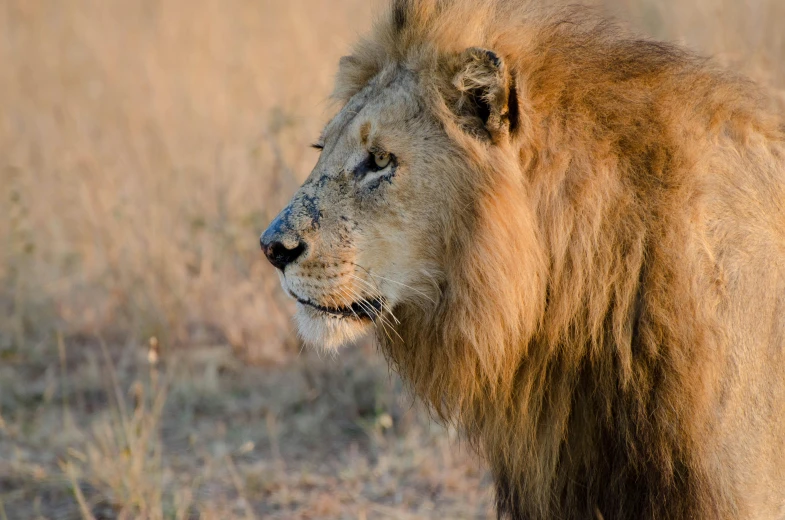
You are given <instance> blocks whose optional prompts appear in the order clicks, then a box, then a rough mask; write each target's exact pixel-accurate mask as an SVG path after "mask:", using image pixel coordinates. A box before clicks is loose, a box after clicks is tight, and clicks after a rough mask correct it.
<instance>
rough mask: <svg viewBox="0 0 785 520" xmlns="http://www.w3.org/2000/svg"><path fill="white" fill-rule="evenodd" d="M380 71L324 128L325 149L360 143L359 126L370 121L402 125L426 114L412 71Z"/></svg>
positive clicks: (389, 127)
mask: <svg viewBox="0 0 785 520" xmlns="http://www.w3.org/2000/svg"><path fill="white" fill-rule="evenodd" d="M384 75H385V74H383V73H380V74H378V75H377V76H376V77H375V78H374V79H372V80H371V81H369V82H368V84H367V85H366V86H365V87H364V88H363V89H362V90H360V91H359V92H358V93H357V94H355V95H354V96H353V97H352V98H351V99H350V100H349V101H348V102H347V103H346V105H344V106H343V107H342V108H341V110H340V111H339V112H338V114H336V115H335V117H333V118H332V119H331V120H330V122H329V123H327V126H326V127H325V129H324V131H323V132H322V136H323V140H324V142H325V143H324V144H325V152H328V153H330V152H339V153H340V152H341V146H342V145H343V146H346V145H349V146H352V145H356V144H357V139H358V138H359V135H360V132H359V130H360V127H361V126H362V125H363V124H364V123H370V124H371V125H372V127H374V126H375V127H378V129H387V130H394V129H396V127H403V126H404V125H405V124H406V123H407V121H410V120H411V119H412V118H413V117H415V116H424V115H426V112H425V104H424V103H423V102H422V92H420V89H418V85H417V79H416V77H415V75H414V73H412V72H411V71H408V70H405V69H400V70H396V72H395V73H394V74H387V75H386V76H388V77H386V78H382V77H381V76H384Z"/></svg>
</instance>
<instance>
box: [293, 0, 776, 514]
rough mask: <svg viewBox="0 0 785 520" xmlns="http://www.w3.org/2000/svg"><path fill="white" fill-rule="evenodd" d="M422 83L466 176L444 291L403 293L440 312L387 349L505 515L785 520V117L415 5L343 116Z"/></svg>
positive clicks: (562, 28)
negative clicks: (396, 87)
mask: <svg viewBox="0 0 785 520" xmlns="http://www.w3.org/2000/svg"><path fill="white" fill-rule="evenodd" d="M472 47H479V48H484V49H490V50H492V51H493V52H494V53H495V54H496V55H497V56H498V57H500V58H501V62H502V65H500V66H499V67H498V68H497V67H494V63H493V60H490V61H488V59H486V58H483V56H482V55H481V54H476V55H472V54H469V55H468V58H467V54H466V52H465V51H466V49H468V48H472ZM467 59H468V60H469V61H468V62H467V61H466V60H467ZM467 63H469V64H468V65H467ZM402 70H403V71H405V77H407V78H409V79H407V80H405V81H408V83H406V82H404V83H403V85H408V86H406V87H405V89H408V90H406V91H407V92H411V91H412V88H416V95H417V96H418V97H417V103H418V104H419V105H420V106H421V108H423V113H425V114H427V117H429V118H430V120H432V121H436V122H437V123H438V125H437V126H438V128H439V131H438V132H436V131H435V130H434V131H433V132H432V134H433V135H438V136H440V139H441V140H439V139H434V138H431V137H430V136H431V135H432V134H431V133H429V134H427V135H428V137H424V138H423V139H426V140H427V139H431V141H428V142H432V143H434V144H431V145H430V146H431V147H437V146H438V147H442V148H438V149H437V148H431V150H433V151H434V153H436V150H440V151H444V150H449V153H450V154H451V157H452V158H451V159H442V160H441V163H440V164H441V166H440V167H439V168H438V170H439V171H443V172H453V173H444V174H443V176H449V175H453V176H454V177H449V181H448V180H440V181H439V182H441V184H439V190H440V191H438V192H434V193H433V194H431V196H430V197H431V200H432V201H433V204H436V205H439V206H441V207H442V209H441V211H443V212H444V213H445V214H439V216H438V217H433V218H434V219H435V220H434V221H436V222H439V225H438V226H432V229H431V231H432V232H433V233H438V239H436V238H434V243H435V244H436V245H429V246H428V247H427V248H426V246H423V245H422V244H421V242H423V240H421V237H420V235H418V234H417V231H416V230H411V231H410V232H408V234H407V233H406V231H402V232H401V233H403V235H402V236H408V237H409V239H410V240H411V241H412V245H410V246H409V247H411V248H412V250H417V251H432V252H431V253H429V254H425V253H422V254H420V256H419V257H420V258H422V266H423V269H424V270H425V269H426V268H427V270H428V272H429V273H430V276H429V280H430V282H431V283H430V285H429V284H428V283H426V282H427V281H424V280H419V279H418V278H417V277H416V276H415V275H411V277H410V278H400V279H405V280H407V283H409V284H411V285H413V286H414V287H416V288H418V293H423V292H424V293H427V296H428V298H427V301H426V299H418V298H417V297H416V295H415V294H414V293H412V294H411V295H410V297H409V298H399V301H396V302H394V308H392V309H388V310H386V311H385V312H386V313H388V314H387V315H388V318H392V317H393V316H394V317H395V318H397V320H399V323H393V322H392V321H391V319H388V321H389V323H388V325H390V327H385V328H383V329H380V330H379V332H378V337H379V340H380V342H381V344H382V348H383V351H384V352H385V354H386V355H387V356H388V358H389V359H390V361H391V363H392V364H393V365H394V366H395V367H396V368H397V369H398V370H399V371H400V373H401V374H402V375H403V376H404V378H405V379H406V380H408V381H409V382H410V383H411V385H412V387H413V389H414V390H415V392H416V393H417V394H418V395H419V396H421V397H422V398H423V399H425V401H426V402H427V403H429V404H430V405H431V406H432V407H433V409H434V411H435V412H436V413H437V414H438V415H439V416H440V417H441V418H443V419H444V420H448V421H455V422H456V423H457V424H459V425H460V426H461V428H462V429H463V431H465V432H466V435H467V437H468V438H469V439H470V440H471V441H473V442H475V443H477V445H478V446H479V447H480V448H481V450H482V451H483V453H484V454H485V455H486V457H487V459H488V461H489V463H490V466H491V468H492V471H493V474H494V477H495V480H496V484H497V497H498V509H499V513H500V515H502V516H506V517H510V518H515V519H523V518H527V519H529V518H531V519H539V518H543V519H544V518H575V519H578V518H580V519H583V518H593V517H596V516H601V517H603V518H605V519H608V520H609V519H615V518H635V519H638V518H783V517H785V413H784V412H785V382H784V381H785V378H783V377H782V373H783V370H785V351H784V349H785V136H784V135H783V134H784V133H785V126H783V123H782V119H781V118H780V117H778V116H777V115H775V111H774V109H773V108H772V105H771V104H770V102H769V101H768V98H767V97H766V96H765V95H764V94H763V93H762V92H761V91H760V90H759V89H758V88H757V87H756V86H754V85H753V84H752V83H750V82H749V81H747V80H744V79H741V78H738V77H736V76H733V75H732V74H730V73H727V72H723V71H721V70H718V69H717V68H716V67H714V66H713V65H712V64H711V63H710V62H707V61H706V60H703V59H700V58H697V57H694V56H693V55H691V54H689V53H687V52H685V51H683V50H681V49H679V48H676V47H674V46H671V45H667V44H662V43H656V42H651V41H646V40H640V39H635V38H631V37H630V36H628V35H626V34H624V33H622V32H621V31H619V30H617V29H615V28H614V27H613V26H611V25H609V24H607V23H604V22H601V21H597V20H595V19H593V18H592V17H591V16H590V15H589V14H588V13H587V12H586V11H585V10H561V11H558V12H551V13H541V12H537V11H534V10H530V9H527V8H524V7H521V5H520V3H519V2H515V1H503V0H496V1H487V2H480V1H470V0H458V1H452V2H446V1H437V0H409V1H403V0H398V1H395V2H393V6H392V9H391V12H390V15H389V16H388V17H386V18H384V19H383V20H381V21H380V22H379V23H378V25H377V27H376V30H375V32H374V33H373V34H372V36H371V37H369V38H368V39H366V40H364V41H362V42H361V43H360V44H359V45H358V46H357V48H356V50H355V53H354V54H353V56H352V57H350V58H345V59H344V60H342V63H341V72H340V74H339V77H338V80H337V85H336V97H337V98H338V99H339V100H341V101H342V102H344V103H349V102H350V101H351V100H354V101H352V102H355V103H357V101H356V100H357V97H356V95H358V93H361V92H368V91H367V90H364V89H366V88H367V87H368V85H370V84H371V83H370V82H372V81H376V82H384V81H387V82H389V84H391V85H393V84H395V82H394V80H392V79H389V78H392V77H393V76H395V74H402V73H401V72H400V71H402ZM391 71H392V72H391ZM394 71H398V72H394ZM388 76H389V78H388V79H383V78H385V77H388ZM396 77H398V76H396ZM380 78H382V79H380ZM411 78H413V79H411ZM401 81H404V80H401ZM411 85H415V87H412V86H411ZM488 85H496V86H501V87H500V88H496V89H495V90H494V89H491V88H486V87H487V86H488ZM502 87H503V88H502ZM478 92H479V94H478ZM363 95H366V94H363ZM380 95H381V94H380ZM412 95H414V94H412ZM478 96H479V97H478ZM358 106H360V105H358ZM353 110H356V111H357V113H358V114H360V115H358V116H357V117H361V115H362V112H361V111H360V109H353ZM415 112H416V111H415ZM341 117H343V116H341V115H339V116H338V119H339V120H340V118H341ZM415 117H419V116H417V115H416V114H415V113H414V112H413V115H412V116H411V118H415ZM422 117H425V116H422ZM478 118H479V119H480V120H482V121H485V123H484V124H478ZM347 121H348V120H347ZM407 121H409V120H408V119H407ZM332 124H333V125H334V124H336V123H332ZM422 124H423V125H424V124H425V123H422ZM347 125H351V123H350V122H347V123H344V126H342V127H341V129H339V130H335V131H332V130H330V128H331V127H328V131H327V132H326V135H332V133H335V132H342V131H344V130H343V128H348V126H347ZM421 126H422V125H421ZM429 128H430V127H429ZM423 135H425V134H423ZM421 141H422V140H421ZM434 141H435V142H434ZM418 142H419V141H418ZM336 146H337V145H336ZM428 149H429V148H428V147H427V146H426V147H425V150H426V151H427V150H428ZM325 152H327V149H325ZM333 155H334V153H333ZM323 160H324V161H327V160H329V159H327V158H325V159H323ZM449 161H452V162H449ZM412 162H414V161H412ZM403 166H404V163H403V161H402V167H403ZM317 169H318V168H317ZM429 171H430V170H429ZM315 172H316V170H315ZM455 172H457V173H455ZM447 178H448V177H444V179H447ZM313 182H315V181H314V180H313V179H311V180H309V181H308V182H307V183H306V187H307V186H308V185H309V183H313ZM396 182H398V183H401V185H403V183H405V182H414V181H409V180H406V178H405V177H401V180H395V181H394V182H393V184H395V183H396ZM418 182H419V181H418ZM422 182H425V181H422ZM304 189H305V187H304ZM391 189H392V188H391ZM396 189H401V190H403V189H404V188H396ZM390 193H393V192H390ZM396 193H397V192H396ZM413 193H414V192H409V197H410V198H411V197H413V196H414V195H412V194H413ZM309 196H311V195H309ZM296 199H297V197H296ZM443 199H444V200H449V203H444V204H442V203H441V202H439V201H441V200H443ZM406 200H410V199H406ZM293 204H295V203H293ZM412 204H415V203H412ZM293 207H295V206H293ZM457 208H460V211H459V210H458V209H457ZM395 209H397V210H398V211H399V212H403V213H406V212H413V211H414V212H416V211H424V209H423V208H414V207H408V206H403V207H400V208H395ZM387 213H389V211H388V212H387ZM303 214H304V213H303ZM385 218H392V217H390V216H387V217H385ZM401 218H405V217H401ZM428 218H430V217H428ZM309 222H310V221H309ZM321 225H322V228H323V229H324V226H325V224H321ZM387 225H388V226H389V227H390V229H395V226H401V227H402V228H403V229H406V228H407V226H411V227H414V226H415V225H416V224H415V223H413V222H408V223H406V225H403V224H399V223H397V221H390V223H389V224H387ZM311 227H313V226H311ZM300 228H301V229H305V226H304V225H303V226H300ZM303 233H305V231H303ZM309 233H310V231H309ZM320 233H324V231H320ZM391 233H394V232H393V231H391ZM303 236H306V235H303ZM307 236H310V235H307ZM342 236H343V235H342ZM433 236H434V237H436V235H433ZM320 240H322V241H324V238H323V236H322V238H320ZM378 240H381V239H378ZM378 240H377V241H378ZM320 243H321V242H320ZM363 243H370V242H367V241H366V242H363ZM357 247H359V246H357ZM360 249H362V248H360ZM385 251H387V250H385ZM390 251H394V248H393V249H391V250H390ZM315 254H316V253H315ZM323 254H326V253H323ZM385 254H388V253H385ZM396 254H400V253H396ZM355 258H359V257H355ZM307 261H308V259H306V260H303V261H302V262H303V266H305V267H302V269H307V265H308V264H306V262H307ZM406 261H411V259H407V260H406ZM347 262H348V261H347ZM355 262H358V261H357V260H355ZM401 262H404V260H401ZM366 263H367V262H366ZM355 265H357V264H355ZM366 267H367V266H366ZM368 269H370V268H368ZM380 270H382V269H380V268H378V269H376V271H377V272H378V271H380ZM307 272H311V271H307ZM287 273H289V271H287ZM369 275H370V273H369ZM287 276H289V274H287ZM292 276H294V275H292ZM307 276H310V275H307ZM336 276H337V275H336ZM389 276H392V275H389ZM418 280H419V281H420V282H421V283H420V284H419V285H414V284H415V283H417V281H418ZM381 292H383V291H381ZM430 300H433V301H432V302H431V301H430ZM390 329H393V330H392V331H393V332H394V334H390Z"/></svg>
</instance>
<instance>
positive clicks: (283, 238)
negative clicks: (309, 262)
mask: <svg viewBox="0 0 785 520" xmlns="http://www.w3.org/2000/svg"><path fill="white" fill-rule="evenodd" d="M284 227H285V226H283V225H282V223H281V221H280V220H279V219H275V220H274V221H273V223H272V224H270V227H268V228H267V230H266V231H265V232H264V234H262V236H261V238H260V239H259V243H260V244H261V246H262V251H264V256H266V257H267V259H268V260H269V261H270V263H271V264H273V265H274V266H275V267H277V268H278V269H280V270H281V271H283V270H284V269H285V268H286V266H287V265H289V264H291V263H292V262H294V261H295V260H297V259H298V258H299V257H300V255H302V254H303V252H305V242H303V241H302V239H301V238H299V237H293V236H291V233H286V232H285V231H286V230H284V229H283V228H284Z"/></svg>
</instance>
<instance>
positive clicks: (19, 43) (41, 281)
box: [0, 0, 369, 361]
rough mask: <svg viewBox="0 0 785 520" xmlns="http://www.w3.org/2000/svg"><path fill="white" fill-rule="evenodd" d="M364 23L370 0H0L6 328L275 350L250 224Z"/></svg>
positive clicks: (281, 316) (294, 177)
mask: <svg viewBox="0 0 785 520" xmlns="http://www.w3.org/2000/svg"><path fill="white" fill-rule="evenodd" d="M368 19H369V6H368V3H367V2H363V1H360V0H349V1H343V2H340V3H338V4H334V3H331V2H330V3H328V2H320V1H313V0H299V1H293V2H280V1H273V0H262V1H261V2H260V1H251V0H230V1H218V0H200V1H197V2H193V1H186V0H167V1H165V2H159V1H157V0H140V1H134V2H124V1H119V0H118V1H114V0H111V1H105V0H77V1H73V2H60V1H54V0H52V1H46V0H32V1H30V0H19V1H14V0H12V1H9V2H4V3H3V5H2V6H0V63H3V66H2V68H1V69H0V100H2V101H0V103H2V110H1V111H0V186H2V189H3V193H2V197H3V202H2V205H0V207H5V208H10V216H11V219H8V218H2V219H0V244H8V246H7V247H2V248H0V255H2V256H0V281H1V282H2V285H1V286H0V288H1V292H0V298H2V303H3V310H4V312H3V313H2V314H3V317H4V318H5V319H6V322H5V323H3V324H2V325H3V326H0V330H4V331H11V332H10V333H9V334H10V336H11V337H10V338H6V339H5V342H6V343H9V342H10V341H13V342H14V344H19V343H21V342H22V339H23V338H24V337H26V336H30V335H33V336H35V335H36V334H37V333H41V332H48V331H50V330H51V329H52V328H57V329H60V330H62V331H63V332H65V333H66V334H78V333H84V334H90V333H93V332H94V331H96V330H101V331H104V332H105V333H110V334H111V333H114V334H116V335H118V336H127V335H129V334H131V335H137V336H146V335H149V334H151V333H157V334H159V335H161V336H167V339H168V340H169V341H170V342H171V341H176V342H185V341H196V342H210V341H213V342H215V341H224V340H226V341H229V342H230V343H231V344H233V345H234V346H236V347H239V348H241V349H243V350H245V351H247V352H248V353H249V354H250V355H251V357H252V358H255V359H256V360H261V361H264V360H272V361H282V360H283V358H284V353H285V352H286V351H287V350H291V349H292V347H293V343H294V341H295V339H294V335H293V334H292V333H291V326H290V325H289V323H288V319H287V314H288V311H289V308H288V304H287V303H284V302H283V301H282V299H281V297H280V296H281V295H280V291H278V290H277V285H278V283H277V280H276V277H275V275H274V274H273V273H272V272H271V270H270V269H269V268H268V266H267V265H266V264H265V262H264V261H263V259H262V258H260V256H259V254H258V242H257V240H258V238H257V237H258V235H259V233H260V230H262V229H263V228H264V226H265V225H266V224H267V222H268V221H269V220H270V219H271V217H272V216H274V214H275V213H276V212H277V211H278V209H279V208H280V207H281V206H282V205H283V204H284V202H285V199H286V198H287V197H288V196H289V194H290V193H291V192H292V190H293V189H294V188H295V187H296V185H297V184H298V183H299V181H300V180H301V179H302V177H303V175H304V174H305V173H306V172H307V170H308V166H309V164H310V163H311V162H313V160H314V158H315V155H314V152H312V151H309V149H308V147H307V144H308V143H309V142H310V140H312V139H314V138H315V136H317V135H318V131H319V125H320V123H321V121H322V120H323V119H324V117H325V112H326V110H327V108H328V105H327V104H326V103H325V99H326V94H327V93H328V91H329V87H330V81H331V77H332V74H333V68H334V64H335V63H336V60H337V58H338V57H339V56H340V54H341V52H343V50H344V49H345V48H346V46H347V43H348V42H349V41H350V40H352V39H354V38H355V37H356V35H357V33H358V31H361V30H362V28H363V27H364V24H366V23H367V21H368ZM4 213H5V211H4Z"/></svg>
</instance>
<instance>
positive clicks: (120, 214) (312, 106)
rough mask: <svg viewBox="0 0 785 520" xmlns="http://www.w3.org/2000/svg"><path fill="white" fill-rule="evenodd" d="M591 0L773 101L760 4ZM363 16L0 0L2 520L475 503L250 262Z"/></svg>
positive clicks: (448, 449) (234, 1)
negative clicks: (296, 318) (305, 348)
mask: <svg viewBox="0 0 785 520" xmlns="http://www.w3.org/2000/svg"><path fill="white" fill-rule="evenodd" d="M595 3H599V4H601V5H602V6H603V7H604V8H606V9H608V10H609V11H610V12H611V13H613V14H615V15H616V16H617V17H618V18H621V19H623V20H627V21H628V22H629V23H630V24H631V25H632V26H633V27H634V28H636V29H637V30H639V31H640V32H643V33H646V34H650V35H653V36H655V37H659V38H665V39H670V40H677V41H682V42H684V43H686V44H687V45H689V46H691V47H693V48H695V49H698V50H699V51H701V52H704V53H711V54H715V55H716V56H717V58H718V59H719V60H720V61H723V62H724V63H726V64H728V65H729V66H731V67H733V68H734V69H736V70H740V71H742V72H745V73H748V74H750V75H752V76H754V77H756V78H758V79H760V80H761V81H763V82H768V83H770V84H772V85H774V86H777V87H780V88H782V87H785V67H783V66H782V63H784V62H785V36H784V35H783V31H782V30H781V28H780V25H781V24H780V21H781V20H785V3H783V2H780V1H779V0H757V1H754V0H749V1H748V2H741V1H736V0H696V1H692V2H682V1H681V0H666V1H663V2H658V1H655V0H606V1H604V2H603V1H601V0H597V2H595ZM378 5H379V2H378V1H376V2H370V3H369V2H367V1H364V0H341V1H336V2H323V1H318V0H292V1H286V2H285V1H283V0H257V1H252V0H221V1H219V0H197V1H187V0H166V1H157V0H137V1H133V2H127V1H122V0H73V1H70V2H63V1H55V0H9V1H6V2H4V3H3V4H2V5H0V63H2V64H3V67H2V68H0V208H1V209H3V210H4V211H3V213H2V214H1V216H0V520H4V519H5V518H6V517H7V518H9V519H13V518H20V519H21V518H24V519H27V518H35V517H45V518H80V517H83V518H91V517H93V518H115V517H117V518H151V519H154V518H195V517H202V518H234V517H238V518H249V517H250V518H253V517H256V518H429V517H433V516H441V517H449V518H483V517H485V516H487V515H488V514H489V506H490V496H489V481H488V478H487V476H486V475H485V473H484V470H483V469H482V467H481V466H480V464H479V463H478V462H477V461H476V460H475V459H474V457H473V456H472V455H471V454H470V453H467V451H466V450H465V449H464V450H461V449H460V447H459V446H460V444H459V443H457V441H455V440H454V439H453V437H454V434H451V433H450V432H449V431H447V430H444V429H442V428H441V427H438V426H436V425H435V424H432V423H431V422H430V421H429V420H428V418H427V417H425V416H424V414H423V413H422V412H420V411H418V410H417V408H416V407H412V406H411V403H410V401H408V400H407V398H406V397H405V394H404V393H403V392H402V391H401V388H400V383H399V382H398V381H397V379H395V377H393V376H390V375H389V374H388V373H387V370H386V368H385V366H384V363H383V361H382V360H380V359H379V357H378V356H377V355H376V353H375V352H374V350H373V349H372V348H369V347H367V346H366V347H358V348H355V349H351V350H350V351H347V352H345V353H343V354H342V355H341V356H340V358H339V359H336V360H333V359H330V360H322V359H319V357H318V356H317V355H315V354H313V353H302V354H299V355H298V352H299V349H300V347H299V344H298V342H297V339H296V336H295V334H294V332H293V327H292V324H291V323H290V321H289V313H290V312H291V306H290V304H289V303H288V302H287V301H285V299H284V298H283V295H282V294H281V291H280V290H278V282H277V279H276V277H275V276H274V273H273V272H272V269H271V268H270V267H269V266H268V265H267V264H266V262H265V261H264V260H263V259H262V258H261V256H260V254H259V253H258V246H257V237H258V235H259V233H260V232H261V230H262V229H263V228H264V226H265V225H266V223H267V222H268V221H269V220H270V219H271V218H272V216H274V214H275V213H276V212H277V211H278V209H280V207H281V206H282V205H283V204H284V203H285V201H286V200H287V199H288V197H289V195H290V194H291V192H292V191H293V190H294V188H295V187H296V186H297V185H298V184H299V182H300V181H301V180H302V178H303V177H304V176H305V175H306V174H307V172H308V170H309V168H310V166H311V165H312V163H313V162H314V160H315V152H312V151H309V149H308V147H307V144H308V143H309V142H310V141H312V140H313V139H314V138H315V137H316V136H317V135H318V131H319V129H320V126H321V124H322V123H323V122H324V121H325V120H326V118H327V117H329V113H330V107H329V105H328V103H326V101H325V100H326V97H327V93H328V92H329V88H330V83H331V79H332V75H333V73H334V70H335V65H336V63H337V59H338V57H339V56H340V55H341V54H342V53H344V52H346V49H347V47H348V44H349V43H350V42H352V41H353V40H354V39H355V38H356V36H357V35H358V34H359V33H362V32H363V31H364V30H365V29H366V27H367V26H368V24H369V20H370V18H371V12H372V11H373V8H374V6H378ZM151 336H155V337H157V338H160V342H161V349H162V351H161V352H160V354H159V357H160V361H159V362H157V363H155V364H150V363H149V362H148V359H147V354H148V353H147V348H148V347H147V338H149V337H151ZM100 338H105V339H100ZM104 341H105V343H106V345H104ZM240 359H242V360H243V361H240ZM246 360H247V361H252V362H253V363H254V364H255V365H256V366H248V365H247V364H246V363H245V362H244V361H246ZM437 513H438V514H437Z"/></svg>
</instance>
